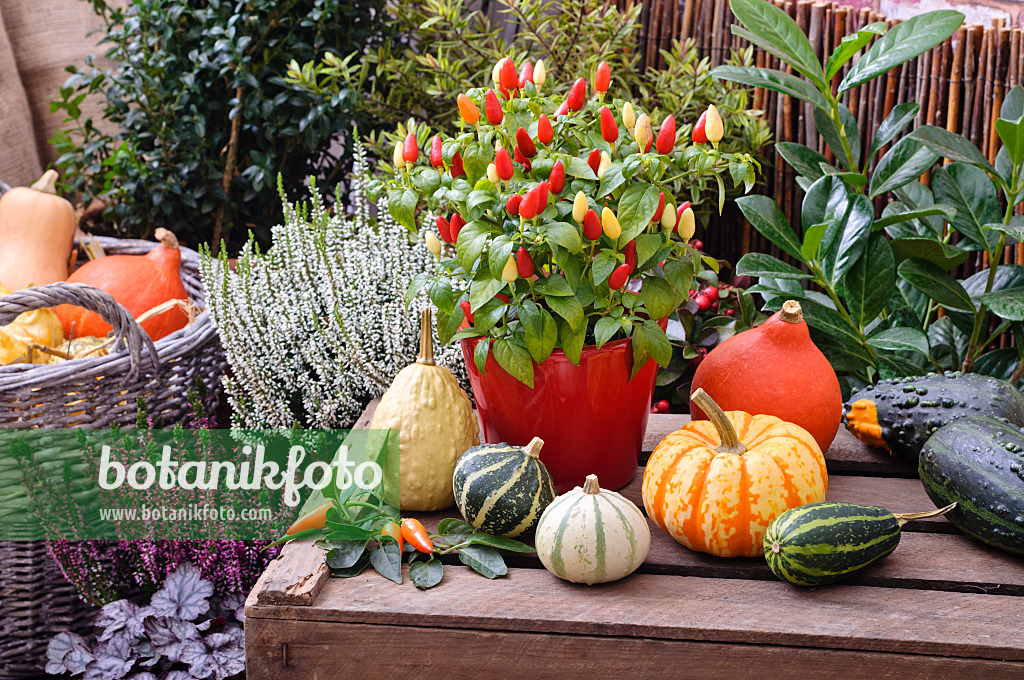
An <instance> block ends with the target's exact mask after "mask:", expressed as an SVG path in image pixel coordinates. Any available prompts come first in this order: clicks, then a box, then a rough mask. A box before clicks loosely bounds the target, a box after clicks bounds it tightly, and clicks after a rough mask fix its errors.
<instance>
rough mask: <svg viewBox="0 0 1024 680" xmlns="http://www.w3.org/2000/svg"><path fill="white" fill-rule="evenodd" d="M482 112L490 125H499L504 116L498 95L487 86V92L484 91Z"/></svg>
mask: <svg viewBox="0 0 1024 680" xmlns="http://www.w3.org/2000/svg"><path fill="white" fill-rule="evenodd" d="M484 114H486V115H487V122H488V123H490V124H491V125H501V121H502V120H503V119H504V118H505V114H504V112H502V110H501V102H499V101H498V95H496V94H494V90H492V89H491V88H487V92H485V93H484Z"/></svg>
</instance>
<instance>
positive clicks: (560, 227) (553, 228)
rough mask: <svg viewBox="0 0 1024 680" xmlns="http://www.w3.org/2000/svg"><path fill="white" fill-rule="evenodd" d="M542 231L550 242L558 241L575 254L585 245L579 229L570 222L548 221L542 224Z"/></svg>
mask: <svg viewBox="0 0 1024 680" xmlns="http://www.w3.org/2000/svg"><path fill="white" fill-rule="evenodd" d="M541 233H543V234H544V238H545V240H547V241H548V242H549V243H557V244H558V245H560V246H562V247H563V248H565V249H566V250H568V251H569V252H570V253H572V254H574V255H575V254H576V253H578V252H580V249H581V248H582V247H583V238H582V237H581V236H580V231H579V229H577V228H576V227H574V226H573V225H571V224H569V223H568V222H547V223H545V224H543V225H541Z"/></svg>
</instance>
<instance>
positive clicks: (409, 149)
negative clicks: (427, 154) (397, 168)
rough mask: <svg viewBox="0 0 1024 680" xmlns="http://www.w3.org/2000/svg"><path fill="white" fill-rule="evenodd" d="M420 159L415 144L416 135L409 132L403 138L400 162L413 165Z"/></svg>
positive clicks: (418, 148) (418, 150) (417, 145)
mask: <svg viewBox="0 0 1024 680" xmlns="http://www.w3.org/2000/svg"><path fill="white" fill-rule="evenodd" d="M419 157H420V146H419V144H417V143H416V133H415V132H410V133H409V134H407V135H406V136H405V144H404V145H402V160H404V161H405V162H406V163H415V162H416V160H417V159H418V158H419Z"/></svg>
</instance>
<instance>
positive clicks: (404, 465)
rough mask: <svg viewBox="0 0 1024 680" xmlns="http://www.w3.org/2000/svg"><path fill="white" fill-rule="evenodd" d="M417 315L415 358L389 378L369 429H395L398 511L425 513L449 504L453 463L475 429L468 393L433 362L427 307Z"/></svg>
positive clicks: (473, 440)
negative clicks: (418, 334) (397, 445)
mask: <svg viewBox="0 0 1024 680" xmlns="http://www.w3.org/2000/svg"><path fill="white" fill-rule="evenodd" d="M421 318H422V328H421V329H420V356H419V358H418V359H417V360H416V363H414V364H412V365H410V366H406V367H405V368H403V369H402V370H401V371H400V372H399V374H398V375H397V376H395V381H394V382H393V383H391V387H389V388H388V391H387V392H385V393H384V396H382V397H381V399H380V404H379V405H378V406H377V410H376V411H375V412H374V414H373V422H371V423H370V428H371V429H375V430H378V429H379V430H384V429H390V430H398V437H399V452H400V455H399V458H400V463H399V466H400V467H399V480H400V501H399V502H400V504H401V509H402V510H415V511H420V512H430V511H434V510H444V509H445V508H449V507H451V506H453V505H455V494H454V492H453V490H452V477H453V475H454V474H455V463H456V461H458V459H459V456H461V455H462V454H463V452H465V451H466V450H467V449H469V448H471V447H473V446H476V445H477V444H479V443H480V429H479V425H478V424H477V420H476V414H475V413H473V405H472V403H471V402H470V401H469V395H467V394H466V393H465V391H463V389H462V388H461V387H459V382H458V381H457V380H456V379H455V376H454V375H452V372H451V371H449V370H448V369H447V368H445V367H444V366H436V365H435V364H434V339H433V331H432V327H431V323H430V310H429V309H425V310H424V311H423V314H422V317H421Z"/></svg>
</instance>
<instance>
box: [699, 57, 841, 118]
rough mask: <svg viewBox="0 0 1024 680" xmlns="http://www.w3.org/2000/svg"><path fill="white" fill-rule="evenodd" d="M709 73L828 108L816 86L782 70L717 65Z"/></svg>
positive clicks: (817, 106) (821, 107) (824, 108)
mask: <svg viewBox="0 0 1024 680" xmlns="http://www.w3.org/2000/svg"><path fill="white" fill-rule="evenodd" d="M711 75H712V76H714V77H715V78H721V79H722V80H731V81H733V82H735V83H741V84H743V85H750V86H752V87H763V88H765V89H768V90H772V91H773V92H781V93H782V94H786V95H789V96H790V97H794V98H796V99H799V100H800V101H802V102H807V103H808V104H810V105H812V106H814V107H816V108H820V109H822V110H826V111H827V110H828V102H826V101H825V97H824V96H823V95H822V94H821V92H819V91H818V88H816V87H814V85H812V84H811V83H809V82H807V81H806V80H803V79H801V78H798V77H797V76H794V75H790V74H789V73H786V72H784V71H777V70H775V69H770V68H757V67H754V66H719V67H718V68H716V69H714V70H713V71H712V72H711Z"/></svg>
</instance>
